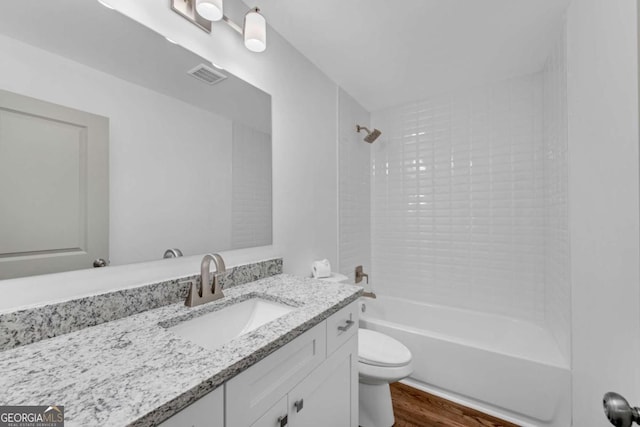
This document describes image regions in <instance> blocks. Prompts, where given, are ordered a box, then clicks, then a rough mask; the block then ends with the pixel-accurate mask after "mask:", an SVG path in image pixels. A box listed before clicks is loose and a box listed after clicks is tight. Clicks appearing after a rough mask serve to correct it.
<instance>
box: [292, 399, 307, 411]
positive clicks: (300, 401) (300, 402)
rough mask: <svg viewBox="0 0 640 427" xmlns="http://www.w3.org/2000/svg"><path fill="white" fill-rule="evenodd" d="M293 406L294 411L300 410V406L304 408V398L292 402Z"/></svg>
mask: <svg viewBox="0 0 640 427" xmlns="http://www.w3.org/2000/svg"><path fill="white" fill-rule="evenodd" d="M293 406H294V408H296V412H300V411H302V408H304V399H300V400H298V401H297V402H295V403H294V404H293Z"/></svg>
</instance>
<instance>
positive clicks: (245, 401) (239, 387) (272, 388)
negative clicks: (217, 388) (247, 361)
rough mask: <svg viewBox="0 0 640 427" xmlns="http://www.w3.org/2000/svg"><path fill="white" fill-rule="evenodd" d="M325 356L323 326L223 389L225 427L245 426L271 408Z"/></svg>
mask: <svg viewBox="0 0 640 427" xmlns="http://www.w3.org/2000/svg"><path fill="white" fill-rule="evenodd" d="M325 356H326V323H325V322H322V323H320V324H319V325H316V326H314V327H313V328H311V329H310V330H309V331H307V332H305V333H304V334H302V335H301V336H299V337H298V338H296V339H294V340H293V341H291V342H290V343H289V344H287V345H285V346H284V347H282V348H281V349H279V350H277V351H275V352H274V353H273V354H271V355H269V356H267V357H266V358H265V359H263V360H261V361H260V362H258V363H256V364H255V365H253V366H252V367H250V368H248V369H247V370H245V371H244V372H242V373H240V374H239V375H237V376H236V377H234V378H232V379H231V380H229V382H227V384H226V385H225V400H226V407H227V420H226V425H227V426H248V425H251V424H252V423H253V422H254V421H256V420H257V419H258V418H260V417H261V416H262V415H263V414H264V413H265V412H267V411H268V410H269V408H271V407H273V405H275V404H276V403H277V402H278V401H279V400H280V399H282V397H283V396H285V395H286V394H287V393H288V392H289V390H291V389H292V388H293V387H294V386H295V385H296V384H297V383H298V382H300V380H302V379H303V378H304V377H306V376H307V375H308V374H309V373H310V372H311V371H312V370H313V369H315V368H316V366H318V365H319V364H320V363H322V362H323V361H324V359H325Z"/></svg>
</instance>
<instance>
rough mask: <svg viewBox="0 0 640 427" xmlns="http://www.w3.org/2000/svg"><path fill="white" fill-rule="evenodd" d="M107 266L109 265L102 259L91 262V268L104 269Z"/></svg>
mask: <svg viewBox="0 0 640 427" xmlns="http://www.w3.org/2000/svg"><path fill="white" fill-rule="evenodd" d="M107 265H109V262H108V261H106V260H105V259H104V258H98V259H94V260H93V266H94V267H95V268H98V267H106V266H107Z"/></svg>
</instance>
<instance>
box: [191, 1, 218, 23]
mask: <svg viewBox="0 0 640 427" xmlns="http://www.w3.org/2000/svg"><path fill="white" fill-rule="evenodd" d="M196 12H198V13H199V14H200V16H202V17H203V18H204V19H206V20H208V21H211V22H215V21H219V20H221V19H222V17H223V16H224V12H223V11H222V0H196Z"/></svg>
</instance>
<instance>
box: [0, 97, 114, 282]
mask: <svg viewBox="0 0 640 427" xmlns="http://www.w3.org/2000/svg"><path fill="white" fill-rule="evenodd" d="M108 158H109V120H108V119H107V118H105V117H101V116H97V115H94V114H89V113H85V112H83V111H79V110H74V109H71V108H66V107H63V106H60V105H56V104H52V103H48V102H44V101H40V100H37V99H34V98H28V97H25V96H22V95H18V94H14V93H11V92H6V91H0V194H1V195H2V198H1V199H0V200H1V201H0V279H8V278H13V277H20V276H29V275H34V274H45V273H54V272H59V271H67V270H76V269H81V268H90V267H91V266H92V265H93V261H94V260H95V259H98V258H105V259H108V256H109V241H108V238H109V215H108V212H109V208H108V205H109V176H108V174H109V165H108Z"/></svg>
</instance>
